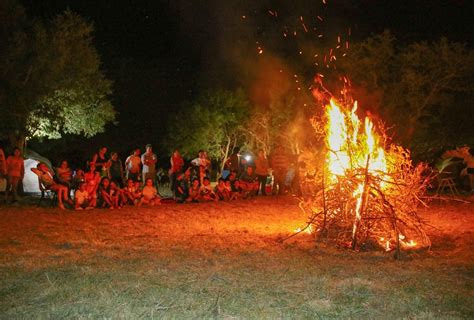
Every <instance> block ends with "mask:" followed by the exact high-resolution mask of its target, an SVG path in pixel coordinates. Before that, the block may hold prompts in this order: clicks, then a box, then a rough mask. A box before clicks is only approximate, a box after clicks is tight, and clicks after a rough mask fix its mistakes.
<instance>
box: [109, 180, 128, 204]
mask: <svg viewBox="0 0 474 320" xmlns="http://www.w3.org/2000/svg"><path fill="white" fill-rule="evenodd" d="M109 195H110V200H111V201H112V204H113V205H114V208H117V209H121V208H122V207H123V203H124V202H125V201H124V198H123V197H124V195H123V192H122V189H120V188H119V186H118V184H117V182H115V181H110V186H109Z"/></svg>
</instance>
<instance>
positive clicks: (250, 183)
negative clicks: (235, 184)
mask: <svg viewBox="0 0 474 320" xmlns="http://www.w3.org/2000/svg"><path fill="white" fill-rule="evenodd" d="M239 184H240V187H241V188H242V194H243V196H244V197H245V198H247V197H252V196H254V195H256V194H257V193H258V187H259V182H258V180H257V176H256V175H255V172H254V170H253V167H252V166H247V169H246V170H245V171H244V172H242V174H241V175H240V178H239Z"/></svg>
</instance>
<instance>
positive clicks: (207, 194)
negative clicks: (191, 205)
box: [199, 177, 217, 201]
mask: <svg viewBox="0 0 474 320" xmlns="http://www.w3.org/2000/svg"><path fill="white" fill-rule="evenodd" d="M202 182H203V185H202V186H201V188H200V189H199V199H200V200H202V201H217V196H216V194H215V193H214V190H212V186H211V181H210V180H209V178H208V177H204V178H203V180H202Z"/></svg>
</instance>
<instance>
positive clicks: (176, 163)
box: [169, 149, 184, 195]
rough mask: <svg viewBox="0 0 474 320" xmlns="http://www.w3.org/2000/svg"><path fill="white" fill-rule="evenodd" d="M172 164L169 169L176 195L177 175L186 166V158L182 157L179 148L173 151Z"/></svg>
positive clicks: (171, 185)
mask: <svg viewBox="0 0 474 320" xmlns="http://www.w3.org/2000/svg"><path fill="white" fill-rule="evenodd" d="M170 164H171V168H170V171H169V175H170V188H171V191H172V192H173V195H174V192H175V186H176V177H177V176H178V174H179V173H181V172H182V171H183V166H184V160H183V157H181V154H180V153H179V150H177V149H176V150H175V151H174V152H173V155H172V156H171V158H170Z"/></svg>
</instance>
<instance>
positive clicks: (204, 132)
mask: <svg viewBox="0 0 474 320" xmlns="http://www.w3.org/2000/svg"><path fill="white" fill-rule="evenodd" d="M249 114H250V104H249V102H248V100H247V98H246V96H245V94H244V93H243V91H242V90H236V91H229V90H216V91H209V92H207V93H205V94H203V95H202V96H201V97H199V98H198V99H197V100H196V101H195V102H194V103H191V104H188V106H186V107H184V108H183V110H182V111H180V112H178V113H177V114H176V115H175V117H173V118H172V119H171V123H170V133H169V136H168V145H169V149H170V151H171V150H173V149H176V148H178V149H180V150H181V151H182V152H183V153H185V154H187V155H188V156H194V155H196V154H197V152H198V151H199V150H201V149H203V150H206V151H207V152H208V154H209V157H211V158H212V159H215V160H225V158H226V157H227V155H228V154H229V151H232V148H233V147H235V146H238V145H240V144H242V143H244V140H245V139H244V138H245V135H244V131H243V128H244V125H245V124H246V122H247V121H248V117H249Z"/></svg>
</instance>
